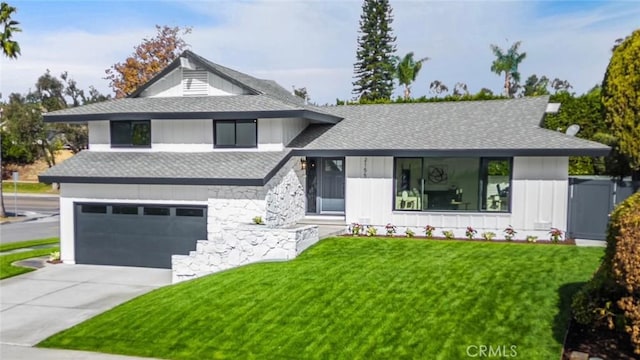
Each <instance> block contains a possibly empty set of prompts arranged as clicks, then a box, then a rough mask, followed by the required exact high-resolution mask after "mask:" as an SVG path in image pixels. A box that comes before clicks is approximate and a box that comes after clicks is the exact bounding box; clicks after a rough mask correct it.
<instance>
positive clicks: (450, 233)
mask: <svg viewBox="0 0 640 360" xmlns="http://www.w3.org/2000/svg"><path fill="white" fill-rule="evenodd" d="M442 235H444V238H445V239H447V240H451V239H453V231H451V230H444V231H442Z"/></svg>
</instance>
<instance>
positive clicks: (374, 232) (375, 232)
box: [367, 225, 378, 236]
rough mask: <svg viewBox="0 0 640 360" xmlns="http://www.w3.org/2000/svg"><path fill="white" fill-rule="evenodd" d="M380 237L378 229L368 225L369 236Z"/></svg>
mask: <svg viewBox="0 0 640 360" xmlns="http://www.w3.org/2000/svg"><path fill="white" fill-rule="evenodd" d="M376 235H378V229H376V227H375V226H371V225H368V226H367V236H376Z"/></svg>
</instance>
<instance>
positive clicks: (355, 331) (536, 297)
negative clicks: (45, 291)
mask: <svg viewBox="0 0 640 360" xmlns="http://www.w3.org/2000/svg"><path fill="white" fill-rule="evenodd" d="M603 252H604V251H603V249H601V248H578V247H575V246H562V245H531V244H509V243H488V242H460V241H421V240H411V239H385V238H373V239H372V238H332V239H326V240H323V241H322V242H320V243H319V244H318V245H316V246H314V247H312V248H311V249H309V250H307V251H306V252H305V253H303V254H302V255H301V256H300V257H298V258H297V259H295V260H293V261H290V262H281V263H261V264H253V265H249V266H245V267H242V268H238V269H233V270H230V271H226V272H223V273H219V274H216V275H212V276H207V277H204V278H200V279H197V280H194V281H189V282H185V283H182V284H178V285H176V286H169V287H165V288H161V289H158V290H156V291H153V292H151V293H149V294H147V295H144V296H141V297H139V298H137V299H134V300H132V301H130V302H128V303H125V304H123V305H121V306H119V307H117V308H115V309H113V310H111V311H108V312H106V313H104V314H102V315H99V316H97V317H95V318H93V319H90V320H88V321H87V322H85V323H82V324H80V325H78V326H76V327H73V328H71V329H69V330H67V331H64V332H61V333H59V334H57V335H54V336H52V337H51V338H49V339H47V340H45V341H44V342H42V343H41V344H40V346H44V347H60V348H69V349H80V350H90V351H100V352H107V353H118V354H129V355H138V356H151V357H159V358H166V359H217V358H220V359H222V358H224V359H252V358H256V359H283V358H286V359H372V358H373V359H403V358H405V359H447V360H448V359H463V358H468V354H467V349H468V348H469V347H470V346H481V345H485V346H492V347H493V348H494V349H495V348H498V347H503V346H504V347H506V349H507V350H509V351H510V349H511V348H510V346H512V345H515V346H516V351H517V357H518V358H521V359H545V360H546V359H557V358H558V357H559V356H560V351H561V347H562V340H563V336H564V332H565V330H566V327H567V321H568V318H569V303H570V298H571V295H572V294H573V293H574V292H575V291H576V290H577V289H578V287H579V286H580V284H581V283H583V282H584V281H586V280H588V279H589V277H590V276H591V274H592V272H593V271H594V270H595V269H596V267H597V266H598V264H599V259H600V257H601V256H602V254H603ZM469 349H470V353H471V354H472V355H473V354H477V350H475V349H477V347H476V348H473V347H471V348H469ZM474 351H475V352H474ZM512 357H513V356H512Z"/></svg>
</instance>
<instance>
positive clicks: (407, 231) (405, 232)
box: [404, 228, 416, 238]
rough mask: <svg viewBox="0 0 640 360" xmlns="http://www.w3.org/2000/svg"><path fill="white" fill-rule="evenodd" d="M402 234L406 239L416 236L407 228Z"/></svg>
mask: <svg viewBox="0 0 640 360" xmlns="http://www.w3.org/2000/svg"><path fill="white" fill-rule="evenodd" d="M404 234H405V235H406V236H407V237H408V238H412V237H414V236H415V235H416V233H415V232H413V230H411V229H409V228H407V230H405V231H404Z"/></svg>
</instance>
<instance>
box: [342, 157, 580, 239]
mask: <svg viewBox="0 0 640 360" xmlns="http://www.w3.org/2000/svg"><path fill="white" fill-rule="evenodd" d="M567 170H568V158H567V157H516V158H514V162H513V180H512V184H511V189H512V200H511V202H512V204H511V210H512V211H511V213H482V212H469V213H466V212H420V211H415V212H414V211H393V157H363V156H349V157H347V158H346V176H347V179H346V190H347V193H346V208H345V218H346V221H347V222H348V223H350V222H363V221H364V220H366V221H367V222H368V224H372V225H378V226H384V225H385V224H387V223H389V222H390V223H392V224H394V225H397V226H399V227H401V228H402V229H399V231H404V227H415V228H422V227H424V226H425V225H427V224H429V225H432V226H435V227H436V228H438V235H440V231H441V230H443V229H459V230H460V231H462V230H464V229H465V228H466V227H467V226H473V227H474V228H477V229H478V231H480V232H481V231H494V232H496V233H497V234H498V236H501V235H502V230H503V229H504V228H506V227H507V226H509V225H512V226H513V227H514V228H516V230H518V231H539V233H540V234H543V231H544V233H545V234H546V231H548V229H546V228H545V229H537V228H536V226H535V225H536V223H549V224H550V225H551V226H553V227H558V228H560V229H563V230H564V229H565V228H566V223H567V198H568V181H567V178H568V175H567ZM418 230H420V229H418ZM420 231H421V230H420ZM463 233H464V232H463V231H462V234H463ZM457 235H459V234H458V233H457Z"/></svg>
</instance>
